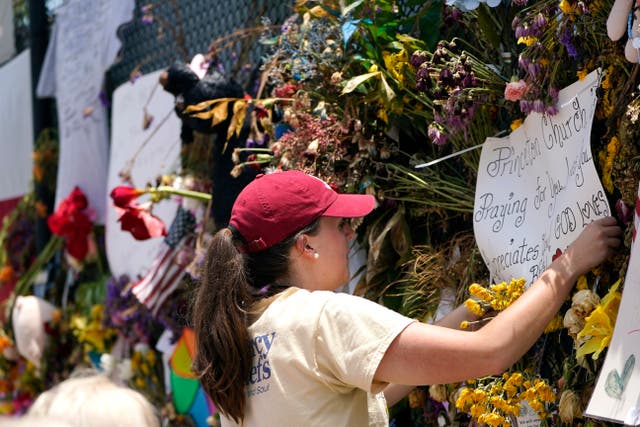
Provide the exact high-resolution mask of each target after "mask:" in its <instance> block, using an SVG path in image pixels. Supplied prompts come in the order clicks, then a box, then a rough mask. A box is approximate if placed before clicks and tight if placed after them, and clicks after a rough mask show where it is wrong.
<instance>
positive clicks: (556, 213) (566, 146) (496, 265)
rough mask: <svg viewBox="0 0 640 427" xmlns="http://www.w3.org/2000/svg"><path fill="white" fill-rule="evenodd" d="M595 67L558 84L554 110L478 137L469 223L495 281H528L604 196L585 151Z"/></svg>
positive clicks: (598, 211)
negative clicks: (497, 134)
mask: <svg viewBox="0 0 640 427" xmlns="http://www.w3.org/2000/svg"><path fill="white" fill-rule="evenodd" d="M599 81H600V74H599V71H594V72H592V73H591V74H589V75H588V76H587V77H586V78H585V79H584V80H582V81H578V82H576V83H574V84H572V85H571V86H569V87H567V88H565V89H563V90H561V91H560V94H559V101H558V106H559V109H560V111H559V113H558V114H557V115H554V116H549V115H547V114H539V113H532V114H530V115H529V116H528V117H527V118H526V120H525V121H524V124H523V125H522V126H520V127H519V128H518V129H516V130H515V131H514V132H513V133H512V134H511V135H509V136H508V137H505V138H487V140H486V141H485V143H484V145H483V148H482V154H481V157H480V164H479V166H478V179H477V183H476V195H475V205H474V212H473V228H474V233H475V237H476V241H477V243H478V247H479V249H480V252H481V254H482V257H483V259H484V261H485V263H486V264H487V266H488V268H489V271H490V273H491V275H492V278H493V280H494V281H495V282H501V281H507V282H508V281H509V280H511V279H512V278H519V277H524V278H525V279H527V281H528V283H531V282H532V281H533V280H535V279H536V278H537V277H538V276H539V275H540V274H541V273H542V272H543V271H544V270H545V269H546V268H547V267H548V266H549V264H550V263H551V261H552V258H553V256H554V255H555V254H556V253H560V252H561V251H564V250H565V249H566V247H567V246H568V245H569V244H570V243H571V242H572V241H573V240H574V239H575V238H576V237H577V236H578V235H579V234H580V231H581V230H582V229H583V228H584V227H585V226H586V225H587V224H589V223H590V222H592V221H593V220H595V219H597V218H600V217H603V216H608V215H609V212H610V208H609V203H608V202H607V198H606V197H605V193H604V190H603V189H602V185H601V184H600V180H599V179H598V175H597V173H596V170H595V166H594V164H593V156H592V155H591V145H590V136H591V123H592V120H593V114H594V111H595V107H596V101H597V98H596V89H597V88H598V85H599Z"/></svg>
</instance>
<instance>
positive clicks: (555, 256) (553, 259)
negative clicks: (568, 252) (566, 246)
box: [551, 248, 562, 261]
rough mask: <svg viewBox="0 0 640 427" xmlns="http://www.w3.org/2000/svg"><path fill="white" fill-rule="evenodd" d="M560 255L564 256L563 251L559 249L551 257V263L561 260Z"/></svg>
mask: <svg viewBox="0 0 640 427" xmlns="http://www.w3.org/2000/svg"><path fill="white" fill-rule="evenodd" d="M560 255H562V251H561V250H560V248H558V249H556V253H555V254H553V256H552V257H551V261H555V260H556V259H558V258H560Z"/></svg>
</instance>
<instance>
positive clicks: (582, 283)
mask: <svg viewBox="0 0 640 427" xmlns="http://www.w3.org/2000/svg"><path fill="white" fill-rule="evenodd" d="M588 287H589V283H587V276H585V275H584V274H583V275H582V276H580V277H578V283H577V284H576V289H577V290H579V291H582V290H584V289H587V288H588Z"/></svg>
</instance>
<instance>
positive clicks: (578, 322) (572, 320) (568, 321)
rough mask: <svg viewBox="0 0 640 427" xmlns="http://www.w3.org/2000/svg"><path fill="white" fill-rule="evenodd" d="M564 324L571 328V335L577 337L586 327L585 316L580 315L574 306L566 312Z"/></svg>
mask: <svg viewBox="0 0 640 427" xmlns="http://www.w3.org/2000/svg"><path fill="white" fill-rule="evenodd" d="M562 324H563V325H564V327H565V328H567V329H569V335H571V336H572V337H574V338H575V337H576V335H578V333H579V332H580V331H581V330H582V328H584V324H585V322H584V317H582V316H580V315H579V314H578V313H576V311H575V310H574V309H573V308H570V309H569V310H567V312H566V313H565V314H564V319H563V321H562Z"/></svg>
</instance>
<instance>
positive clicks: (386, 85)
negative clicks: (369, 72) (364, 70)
mask: <svg viewBox="0 0 640 427" xmlns="http://www.w3.org/2000/svg"><path fill="white" fill-rule="evenodd" d="M380 79H381V80H382V87H383V88H384V95H385V97H386V98H387V101H391V100H392V99H393V98H395V97H396V93H395V92H394V91H393V89H391V86H389V83H387V79H385V78H384V75H383V74H380Z"/></svg>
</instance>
